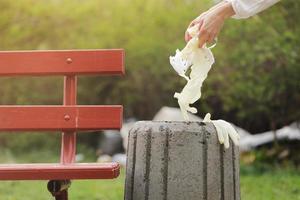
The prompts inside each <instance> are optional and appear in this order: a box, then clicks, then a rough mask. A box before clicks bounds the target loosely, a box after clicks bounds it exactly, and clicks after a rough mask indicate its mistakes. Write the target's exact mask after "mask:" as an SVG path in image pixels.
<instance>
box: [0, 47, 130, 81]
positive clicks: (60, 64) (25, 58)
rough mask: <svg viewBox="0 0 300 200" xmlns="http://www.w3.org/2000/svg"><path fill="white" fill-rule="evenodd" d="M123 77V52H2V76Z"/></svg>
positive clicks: (0, 73)
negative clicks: (109, 75)
mask: <svg viewBox="0 0 300 200" xmlns="http://www.w3.org/2000/svg"><path fill="white" fill-rule="evenodd" d="M73 74H75V75H81V74H95V75H96V74H124V50H122V49H113V50H60V51H0V76H16V75H30V76H46V75H73Z"/></svg>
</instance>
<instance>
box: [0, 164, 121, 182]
mask: <svg viewBox="0 0 300 200" xmlns="http://www.w3.org/2000/svg"><path fill="white" fill-rule="evenodd" d="M119 172H120V166H119V164H117V163H101V164H95V163H82V164H70V165H61V164H17V165H15V164H8V165H0V180H66V179H71V180H72V179H73V180H74V179H111V178H116V177H118V175H119Z"/></svg>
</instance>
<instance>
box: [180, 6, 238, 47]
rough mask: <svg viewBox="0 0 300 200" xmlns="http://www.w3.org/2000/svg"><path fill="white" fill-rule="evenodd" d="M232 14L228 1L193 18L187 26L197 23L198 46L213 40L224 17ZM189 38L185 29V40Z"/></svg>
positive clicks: (221, 25) (220, 27)
mask: <svg viewBox="0 0 300 200" xmlns="http://www.w3.org/2000/svg"><path fill="white" fill-rule="evenodd" d="M234 14H235V13H234V10H233V8H232V6H231V3H230V2H221V3H219V4H217V5H216V6H214V7H212V8H211V9H209V10H208V11H206V12H204V13H202V14H201V15H200V16H199V17H197V18H196V19H194V20H193V21H192V22H191V23H190V25H189V27H188V28H190V27H192V26H195V25H197V24H198V25H199V47H200V48H201V47H202V46H203V45H204V44H205V43H210V42H213V40H214V39H215V38H216V37H217V36H218V34H219V32H220V30H221V29H222V27H223V24H224V21H225V19H227V18H229V17H230V16H232V15H234ZM190 39H191V36H190V35H189V33H188V32H187V31H186V33H185V40H186V42H188V41H189V40H190Z"/></svg>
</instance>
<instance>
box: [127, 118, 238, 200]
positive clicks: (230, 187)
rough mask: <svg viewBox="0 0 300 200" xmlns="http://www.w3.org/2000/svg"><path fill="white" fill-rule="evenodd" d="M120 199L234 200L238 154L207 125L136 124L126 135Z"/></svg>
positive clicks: (181, 123)
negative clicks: (122, 188) (122, 196)
mask: <svg viewBox="0 0 300 200" xmlns="http://www.w3.org/2000/svg"><path fill="white" fill-rule="evenodd" d="M124 199H125V200H240V187H239V152H238V147H236V146H234V145H233V143H231V144H230V148H229V149H225V148H224V147H223V145H220V144H219V142H218V138H217V133H216V130H215V128H214V126H213V124H211V123H207V124H205V123H202V122H154V121H141V122H137V123H136V124H135V125H134V127H133V128H132V129H131V131H130V133H129V142H128V149H127V168H126V183H125V198H124Z"/></svg>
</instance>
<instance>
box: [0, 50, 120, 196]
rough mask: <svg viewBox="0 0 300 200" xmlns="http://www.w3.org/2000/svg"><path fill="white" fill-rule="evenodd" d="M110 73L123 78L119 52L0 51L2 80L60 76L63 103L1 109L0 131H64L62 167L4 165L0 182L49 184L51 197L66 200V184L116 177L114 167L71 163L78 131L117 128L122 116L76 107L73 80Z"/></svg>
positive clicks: (117, 110) (117, 111)
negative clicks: (43, 182)
mask: <svg viewBox="0 0 300 200" xmlns="http://www.w3.org/2000/svg"><path fill="white" fill-rule="evenodd" d="M110 74H111V75H122V74H124V51H123V50H120V49H115V50H60V51H1V52H0V77H7V76H50V75H56V76H64V102H63V105H61V106H59V105H41V106H17V105H14V106H5V105H4V106H0V131H62V141H61V160H60V163H57V164H2V165H0V180H3V181H4V180H12V181H16V180H49V182H48V190H49V191H50V192H51V193H52V195H53V196H55V198H56V199H57V200H67V199H68V187H69V186H70V180H75V179H113V178H116V177H117V176H118V175H119V168H120V167H119V164H118V163H105V164H103V163H102V164H100V163H99V164H98V163H80V164H79V163H75V154H76V132H77V131H93V130H102V129H119V128H120V127H121V124H122V112H123V108H122V106H101V105H92V106H84V105H77V104H76V96H77V95H76V93H77V76H78V75H110ZM12 92H13V91H12Z"/></svg>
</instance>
